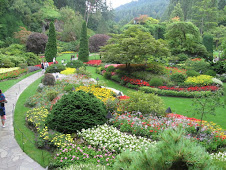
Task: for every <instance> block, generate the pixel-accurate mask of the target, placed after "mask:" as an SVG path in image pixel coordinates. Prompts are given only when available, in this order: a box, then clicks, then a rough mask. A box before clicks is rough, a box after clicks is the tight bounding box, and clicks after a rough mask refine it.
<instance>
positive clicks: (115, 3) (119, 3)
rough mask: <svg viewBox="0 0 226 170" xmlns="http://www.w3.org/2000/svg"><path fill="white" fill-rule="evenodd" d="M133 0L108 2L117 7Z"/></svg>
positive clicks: (112, 0)
mask: <svg viewBox="0 0 226 170" xmlns="http://www.w3.org/2000/svg"><path fill="white" fill-rule="evenodd" d="M131 1H133V0H107V3H108V5H109V3H110V2H111V4H112V8H117V7H119V6H120V5H124V4H126V3H129V2H131Z"/></svg>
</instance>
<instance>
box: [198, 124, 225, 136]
mask: <svg viewBox="0 0 226 170" xmlns="http://www.w3.org/2000/svg"><path fill="white" fill-rule="evenodd" d="M203 125H204V126H206V127H207V128H208V129H210V130H211V131H212V132H213V133H216V134H217V135H218V136H220V137H221V138H224V139H226V134H225V130H224V129H222V128H221V127H220V125H217V124H216V123H213V122H207V121H203Z"/></svg>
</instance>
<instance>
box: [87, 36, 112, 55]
mask: <svg viewBox="0 0 226 170" xmlns="http://www.w3.org/2000/svg"><path fill="white" fill-rule="evenodd" d="M109 38H110V37H109V36H108V35H106V34H96V35H94V36H92V37H90V38H89V51H90V52H99V50H100V47H101V46H104V45H106V43H107V40H108V39H109Z"/></svg>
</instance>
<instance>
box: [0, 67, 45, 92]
mask: <svg viewBox="0 0 226 170" xmlns="http://www.w3.org/2000/svg"><path fill="white" fill-rule="evenodd" d="M39 71H41V70H37V71H34V72H31V73H28V74H25V75H23V76H20V77H19V78H15V79H10V80H5V81H1V82H0V89H1V90H2V91H3V93H4V92H6V91H7V90H8V89H9V88H10V87H12V86H13V85H14V84H16V83H18V82H19V81H21V80H23V79H25V78H27V77H29V76H30V75H32V74H35V73H37V72H39Z"/></svg>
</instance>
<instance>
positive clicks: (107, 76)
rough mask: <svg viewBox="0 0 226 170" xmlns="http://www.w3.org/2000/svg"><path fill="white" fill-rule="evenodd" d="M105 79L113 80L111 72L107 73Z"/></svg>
mask: <svg viewBox="0 0 226 170" xmlns="http://www.w3.org/2000/svg"><path fill="white" fill-rule="evenodd" d="M104 78H106V79H111V72H107V71H106V72H105V73H104Z"/></svg>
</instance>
